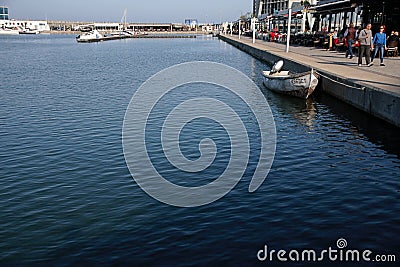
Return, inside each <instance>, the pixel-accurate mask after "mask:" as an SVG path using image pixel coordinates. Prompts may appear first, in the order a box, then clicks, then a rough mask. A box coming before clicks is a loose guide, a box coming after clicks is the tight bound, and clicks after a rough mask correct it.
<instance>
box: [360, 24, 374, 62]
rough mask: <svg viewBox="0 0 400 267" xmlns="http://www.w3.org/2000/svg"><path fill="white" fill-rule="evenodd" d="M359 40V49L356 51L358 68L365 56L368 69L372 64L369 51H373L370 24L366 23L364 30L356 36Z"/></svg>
mask: <svg viewBox="0 0 400 267" xmlns="http://www.w3.org/2000/svg"><path fill="white" fill-rule="evenodd" d="M358 39H359V40H360V48H359V50H358V66H359V67H360V66H361V64H362V57H363V56H364V55H365V60H366V63H367V66H368V67H371V66H372V65H373V64H374V63H372V62H371V49H372V50H373V49H374V44H373V43H372V31H371V23H368V24H367V26H366V27H365V29H363V30H361V31H360V33H359V34H358Z"/></svg>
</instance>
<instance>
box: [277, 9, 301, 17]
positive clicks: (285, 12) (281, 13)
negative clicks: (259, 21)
mask: <svg viewBox="0 0 400 267" xmlns="http://www.w3.org/2000/svg"><path fill="white" fill-rule="evenodd" d="M303 10H304V6H297V7H295V8H292V15H296V14H297V13H299V12H300V13H301V12H303ZM288 15H289V9H284V10H281V11H279V12H278V13H276V14H275V17H287V16H288Z"/></svg>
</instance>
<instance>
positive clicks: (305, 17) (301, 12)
mask: <svg viewBox="0 0 400 267" xmlns="http://www.w3.org/2000/svg"><path fill="white" fill-rule="evenodd" d="M253 4H254V6H253V10H254V16H255V17H257V18H258V20H259V22H260V28H261V30H268V31H272V30H274V31H279V32H286V31H287V19H288V13H289V10H288V9H289V8H292V23H291V31H292V32H304V31H306V30H307V29H309V28H310V26H307V25H310V24H312V21H311V20H312V17H311V16H310V14H309V12H308V7H309V6H312V5H315V4H316V1H315V0H310V1H302V0H254V2H253ZM307 21H309V22H308V24H307Z"/></svg>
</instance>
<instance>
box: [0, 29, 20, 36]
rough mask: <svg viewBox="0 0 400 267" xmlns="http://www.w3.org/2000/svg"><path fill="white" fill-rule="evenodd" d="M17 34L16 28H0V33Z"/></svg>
mask: <svg viewBox="0 0 400 267" xmlns="http://www.w3.org/2000/svg"><path fill="white" fill-rule="evenodd" d="M17 34H19V29H17V28H13V29H10V28H0V35H17Z"/></svg>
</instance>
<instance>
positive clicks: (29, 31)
mask: <svg viewBox="0 0 400 267" xmlns="http://www.w3.org/2000/svg"><path fill="white" fill-rule="evenodd" d="M39 33H40V31H38V30H31V29H23V30H21V31H19V34H39Z"/></svg>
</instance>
